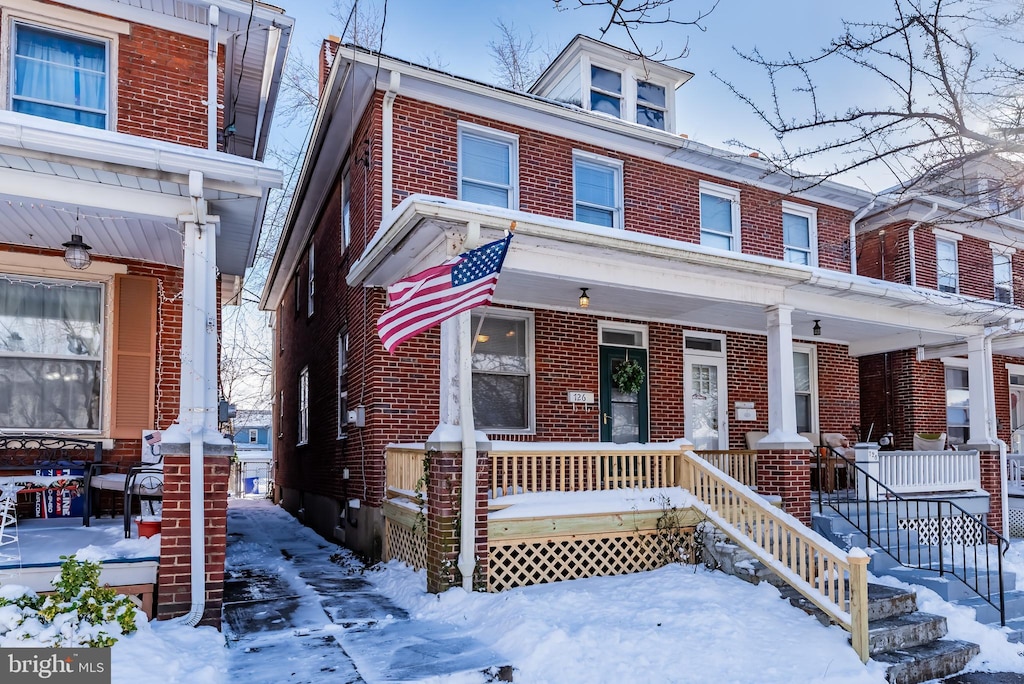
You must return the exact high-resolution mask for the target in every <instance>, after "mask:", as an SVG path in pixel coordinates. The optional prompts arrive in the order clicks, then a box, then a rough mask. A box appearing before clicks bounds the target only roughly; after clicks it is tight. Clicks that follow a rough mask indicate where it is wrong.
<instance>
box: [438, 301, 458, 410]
mask: <svg viewBox="0 0 1024 684" xmlns="http://www.w3.org/2000/svg"><path fill="white" fill-rule="evenodd" d="M439 393H440V394H439V396H440V398H441V407H440V416H439V418H440V419H441V424H442V425H459V318H458V316H452V317H451V318H449V319H447V320H444V321H442V322H441V386H440V388H439Z"/></svg>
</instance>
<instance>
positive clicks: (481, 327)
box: [472, 309, 533, 432]
mask: <svg viewBox="0 0 1024 684" xmlns="http://www.w3.org/2000/svg"><path fill="white" fill-rule="evenodd" d="M472 321H473V328H472V330H473V416H474V420H475V421H476V425H477V428H478V429H480V430H492V431H500V432H528V431H530V430H532V429H533V340H532V337H533V317H532V316H531V315H530V314H528V313H525V312H516V311H505V310H492V309H476V310H475V311H474V313H473V317H472Z"/></svg>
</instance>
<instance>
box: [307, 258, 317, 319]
mask: <svg viewBox="0 0 1024 684" xmlns="http://www.w3.org/2000/svg"><path fill="white" fill-rule="evenodd" d="M306 262H307V265H308V268H309V270H308V271H307V273H306V281H307V282H306V317H307V318H308V317H309V316H312V315H313V295H314V294H315V293H316V261H315V260H314V258H313V243H312V242H311V243H309V254H308V258H307V259H306Z"/></svg>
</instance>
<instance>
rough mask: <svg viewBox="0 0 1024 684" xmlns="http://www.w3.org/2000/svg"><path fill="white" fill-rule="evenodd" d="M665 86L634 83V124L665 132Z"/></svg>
mask: <svg viewBox="0 0 1024 684" xmlns="http://www.w3.org/2000/svg"><path fill="white" fill-rule="evenodd" d="M666 111H667V106H666V103H665V86H660V85H655V84H653V83H648V82H647V81H637V82H636V122H637V123H638V124H643V125H644V126H650V127H651V128H658V129H660V130H665V112H666Z"/></svg>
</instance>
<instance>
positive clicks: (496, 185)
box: [459, 124, 519, 209]
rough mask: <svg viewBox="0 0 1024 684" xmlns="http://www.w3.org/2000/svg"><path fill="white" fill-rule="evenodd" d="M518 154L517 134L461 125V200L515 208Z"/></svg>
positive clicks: (516, 201) (516, 200)
mask: <svg viewBox="0 0 1024 684" xmlns="http://www.w3.org/2000/svg"><path fill="white" fill-rule="evenodd" d="M518 157H519V139H518V137H517V136H515V135H511V134H509V133H502V132H501V131H494V130H491V129H487V128H483V127H482V126H471V125H469V124H459V199H461V200H465V201H467V202H477V203H479V204H488V205H491V206H495V207H505V208H507V209H515V208H516V205H517V203H518V197H517V186H518V183H519V178H518V174H519V169H518Z"/></svg>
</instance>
